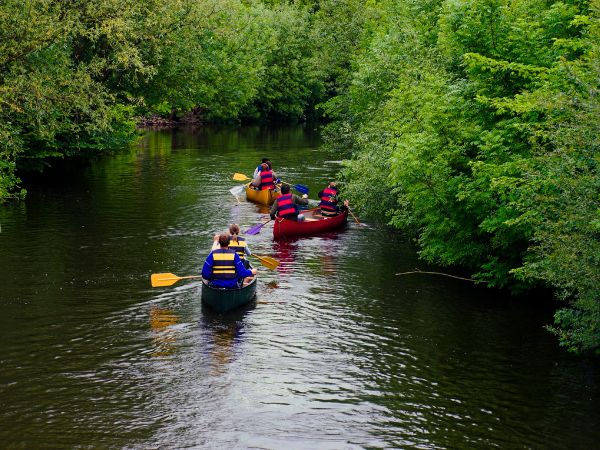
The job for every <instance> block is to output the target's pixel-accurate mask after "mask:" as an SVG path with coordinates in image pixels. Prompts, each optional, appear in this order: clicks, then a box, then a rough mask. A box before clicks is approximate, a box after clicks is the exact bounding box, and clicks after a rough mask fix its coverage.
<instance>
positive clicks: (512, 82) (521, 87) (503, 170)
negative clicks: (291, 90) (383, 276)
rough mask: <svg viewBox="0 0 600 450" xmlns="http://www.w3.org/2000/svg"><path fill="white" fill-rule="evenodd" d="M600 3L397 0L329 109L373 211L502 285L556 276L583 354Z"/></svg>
mask: <svg viewBox="0 0 600 450" xmlns="http://www.w3.org/2000/svg"><path fill="white" fill-rule="evenodd" d="M592 6H593V5H592V4H589V3H586V2H583V3H582V2H573V3H570V2H554V3H550V4H549V3H547V2H543V1H538V0H520V1H517V2H508V1H506V0H475V1H469V2H466V1H452V2H450V1H447V2H444V3H443V4H438V3H431V4H428V5H426V6H425V5H420V8H421V9H425V10H426V13H424V14H416V13H415V11H417V9H418V8H419V7H418V6H416V5H413V4H411V3H404V4H401V5H400V4H397V3H396V2H385V1H384V2H382V3H381V16H382V17H383V18H384V19H385V20H382V21H381V23H380V25H379V27H378V28H377V29H376V30H371V31H370V34H369V36H370V40H368V41H367V42H365V43H364V44H363V46H362V48H361V49H360V50H359V52H358V53H357V56H356V57H355V60H354V69H355V70H354V73H353V74H352V77H351V79H350V81H349V83H348V89H347V90H346V91H345V92H344V93H342V95H340V96H338V97H335V98H333V99H331V100H329V101H328V102H327V103H326V105H325V111H326V112H327V113H328V115H329V116H330V117H332V118H333V119H334V122H333V123H331V124H330V125H328V127H327V130H326V140H327V143H328V145H329V147H330V148H331V149H334V150H335V149H337V150H338V151H339V149H340V148H342V147H343V148H345V149H346V150H347V151H348V154H349V157H350V159H349V160H348V161H347V162H346V167H345V169H344V171H343V174H344V176H345V177H346V178H347V185H348V191H349V192H350V193H351V194H352V199H353V201H354V202H355V203H357V204H358V206H359V207H361V208H362V209H363V210H364V211H365V212H367V213H370V214H373V215H378V216H384V217H386V218H387V220H388V221H389V223H391V224H392V225H394V226H396V227H398V228H402V229H404V230H408V231H410V232H411V233H413V235H414V236H415V238H416V239H417V242H418V243H419V246H420V254H421V256H422V257H423V258H425V259H427V260H428V261H431V262H434V263H438V264H443V265H448V264H460V265H462V266H464V267H467V268H470V269H471V270H472V271H473V272H474V277H475V278H478V279H481V280H485V281H487V282H488V285H491V286H495V285H497V286H509V287H511V288H512V289H514V290H517V289H524V288H527V287H530V286H532V285H533V284H536V283H542V284H545V285H548V286H553V287H555V288H556V289H557V291H558V292H559V293H560V294H561V296H562V298H564V299H566V300H567V301H569V302H570V303H569V304H570V306H569V307H567V308H564V309H562V310H561V311H559V312H558V313H557V315H556V323H555V326H554V327H551V330H552V331H553V332H554V333H556V334H557V336H558V337H559V338H560V341H561V343H562V344H563V345H565V346H566V347H568V348H569V349H572V350H577V351H582V350H589V349H596V348H598V347H599V344H600V322H599V319H600V315H599V309H600V306H599V302H600V274H599V272H600V260H599V258H600V256H599V255H600V244H599V237H600V235H599V233H598V214H599V212H598V211H599V208H600V205H599V204H598V198H600V195H599V194H600V184H599V183H600V181H599V180H600V176H599V175H600V174H599V173H598V163H599V159H598V154H600V152H598V136H600V132H599V131H600V126H599V125H600V124H599V121H600V111H599V109H598V108H599V102H598V88H599V86H598V80H600V71H599V70H598V66H599V63H598V61H600V57H599V55H600V54H599V52H598V43H599V42H600V38H599V37H600V36H599V35H598V11H597V9H594V7H592ZM382 159H383V160H382ZM365 191H367V192H365ZM379 196H380V198H383V199H385V200H384V201H383V202H382V201H378V200H377V197H379Z"/></svg>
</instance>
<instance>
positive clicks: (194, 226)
mask: <svg viewBox="0 0 600 450" xmlns="http://www.w3.org/2000/svg"><path fill="white" fill-rule="evenodd" d="M265 155H267V156H270V157H271V159H272V161H273V163H274V166H275V169H276V170H277V171H278V172H279V174H280V176H281V178H282V179H284V180H287V181H290V182H292V183H302V184H306V185H308V186H309V187H310V189H311V197H313V198H315V196H316V192H318V191H319V190H320V188H322V187H323V183H324V182H325V180H326V179H327V177H329V176H331V175H333V174H335V173H336V171H337V170H339V167H340V166H339V162H338V161H333V160H331V156H330V155H327V154H325V153H324V152H323V151H321V150H319V140H318V134H317V133H316V132H315V131H314V130H310V129H305V128H303V127H291V128H279V129H275V128H270V129H261V128H258V127H256V128H253V127H245V128H237V129H236V128H204V129H199V130H196V131H150V132H148V133H147V134H146V135H145V137H144V139H143V140H142V142H141V144H140V145H139V146H138V147H136V148H134V149H132V151H131V152H129V153H126V154H119V155H116V156H113V157H107V158H105V159H102V160H99V161H96V162H94V163H93V164H91V165H89V166H87V167H84V168H81V167H80V168H78V169H72V170H71V171H69V170H66V169H65V170H64V171H63V172H61V173H59V174H57V173H56V172H55V173H54V174H53V177H49V178H47V179H46V180H44V181H43V182H41V181H37V182H35V183H32V184H31V185H28V186H27V187H28V188H29V195H28V197H27V200H26V201H25V202H23V203H21V204H16V205H8V206H4V207H0V226H1V229H0V267H1V268H2V270H0V307H1V311H2V313H1V314H0V338H1V339H0V406H1V407H0V447H2V448H28V449H31V448H78V447H85V448H140V449H146V448H169V449H170V448H190V447H193V448H215V449H234V448H235V449H238V448H239V449H243V448H261V449H283V448H285V449H286V450H290V449H354V448H454V449H456V448H490V447H497V448H503V449H504V448H565V449H566V448H570V449H572V448H582V449H583V448H597V446H598V442H599V441H598V439H599V438H600V431H599V430H600V427H599V425H600V403H599V400H600V364H599V363H598V361H596V360H593V359H586V358H583V359H582V358H576V357H574V356H571V355H569V354H566V353H565V351H563V350H561V349H559V348H558V347H557V345H556V341H555V339H554V338H553V337H552V336H551V335H549V334H548V333H547V332H546V331H545V330H544V329H543V326H544V325H545V324H547V323H549V322H550V321H551V316H552V310H551V308H550V306H551V305H550V304H551V301H550V299H549V298H546V299H531V298H528V299H527V298H512V297H510V296H509V295H508V294H506V293H501V292H494V291H490V290H486V289H484V288H478V287H474V286H472V285H471V284H469V283H466V282H462V281H459V280H452V279H449V278H444V277H431V276H426V275H411V276H404V277H399V276H395V275H394V274H395V273H397V272H402V271H409V270H414V268H416V267H418V268H421V269H425V270H426V268H425V266H424V265H423V264H422V263H421V262H419V261H418V259H417V257H416V253H415V250H414V248H412V247H411V245H410V243H409V241H408V239H407V238H406V237H404V236H402V235H400V234H398V233H396V232H392V231H390V230H389V229H387V228H385V227H381V226H375V225H369V226H366V227H359V226H357V225H356V224H353V223H352V224H349V226H348V228H347V229H345V230H343V231H341V232H339V233H336V234H332V235H325V236H322V237H314V238H308V239H299V240H295V241H291V242H284V243H277V242H273V240H272V234H271V232H272V228H271V224H269V225H267V226H265V227H264V229H263V231H262V232H261V233H260V234H259V235H257V236H256V237H252V238H250V245H251V248H252V250H253V251H254V252H255V253H257V254H259V255H269V256H273V257H275V258H277V259H279V260H280V261H281V265H280V267H279V268H278V270H277V271H268V270H266V269H265V268H262V267H261V271H260V273H259V275H260V279H259V284H258V299H257V302H256V303H255V304H252V305H251V306H250V307H248V308H245V309H244V310H240V311H236V312H234V313H232V314H229V315H226V316H218V315H215V314H214V313H211V311H210V310H207V309H206V308H203V307H202V305H201V303H200V284H199V283H198V282H197V281H196V280H189V281H181V282H179V283H177V284H176V285H174V286H172V287H168V288H155V289H153V288H151V287H150V282H149V277H150V274H151V273H158V272H173V273H175V274H177V275H180V276H183V275H195V274H198V272H199V270H200V268H201V265H202V263H203V261H204V258H205V257H206V255H207V253H208V250H209V248H210V245H211V241H212V236H213V234H215V233H216V232H219V231H221V230H225V229H226V227H227V225H228V224H229V223H230V222H232V221H235V222H238V223H240V225H241V226H242V229H246V228H248V227H250V226H251V225H254V224H256V223H258V222H259V221H261V220H264V219H265V217H267V216H266V215H265V211H264V210H263V209H261V208H260V207H258V206H256V205H254V204H250V203H247V202H246V201H245V199H244V198H241V199H240V200H241V202H240V203H239V204H238V203H237V202H236V199H235V198H234V197H233V196H232V195H231V194H230V193H229V192H228V190H229V189H230V188H232V187H234V186H236V183H235V182H234V181H232V179H231V176H232V174H233V173H234V172H242V173H245V174H247V175H251V173H252V170H253V169H254V167H255V166H256V165H257V163H258V162H259V161H260V158H261V157H263V156H265Z"/></svg>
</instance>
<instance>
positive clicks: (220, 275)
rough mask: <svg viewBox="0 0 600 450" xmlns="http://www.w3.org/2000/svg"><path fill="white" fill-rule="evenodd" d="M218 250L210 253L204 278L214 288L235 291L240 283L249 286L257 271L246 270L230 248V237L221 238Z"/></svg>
mask: <svg viewBox="0 0 600 450" xmlns="http://www.w3.org/2000/svg"><path fill="white" fill-rule="evenodd" d="M219 246H220V248H219V249H217V250H213V251H212V252H210V254H209V255H208V257H207V258H206V261H204V266H203V267H202V278H204V279H205V280H208V281H209V282H210V285H211V286H212V287H217V288H225V289H235V288H238V287H240V281H242V280H243V285H244V286H245V285H247V284H248V283H250V281H252V278H253V277H254V276H255V275H256V269H246V268H245V267H244V263H243V262H242V260H241V259H240V257H239V256H238V254H237V253H236V252H235V251H233V250H231V249H230V248H229V235H227V234H221V235H220V236H219Z"/></svg>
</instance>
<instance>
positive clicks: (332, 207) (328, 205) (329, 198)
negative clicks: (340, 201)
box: [319, 187, 338, 212]
mask: <svg viewBox="0 0 600 450" xmlns="http://www.w3.org/2000/svg"><path fill="white" fill-rule="evenodd" d="M337 193H338V191H337V189H335V188H330V187H326V188H325V189H323V191H322V192H321V202H320V203H319V208H321V211H327V212H337V208H336V205H337V200H336V198H335V197H336V196H337Z"/></svg>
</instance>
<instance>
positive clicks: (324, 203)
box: [318, 181, 349, 217]
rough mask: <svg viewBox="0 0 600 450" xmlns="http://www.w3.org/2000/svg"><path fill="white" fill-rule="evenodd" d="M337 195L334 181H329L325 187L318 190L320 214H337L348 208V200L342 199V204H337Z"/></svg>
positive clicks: (330, 215) (327, 215)
mask: <svg viewBox="0 0 600 450" xmlns="http://www.w3.org/2000/svg"><path fill="white" fill-rule="evenodd" d="M338 195H339V191H338V188H337V187H336V185H335V181H330V182H329V184H328V185H327V187H326V188H325V189H323V190H322V191H321V192H319V194H318V196H319V199H320V200H321V202H320V203H319V208H321V215H323V216H326V217H332V216H337V215H338V214H339V213H340V212H342V211H344V210H346V209H347V208H348V204H349V203H348V200H344V202H343V205H342V206H338V203H339V202H340V200H339V198H338Z"/></svg>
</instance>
